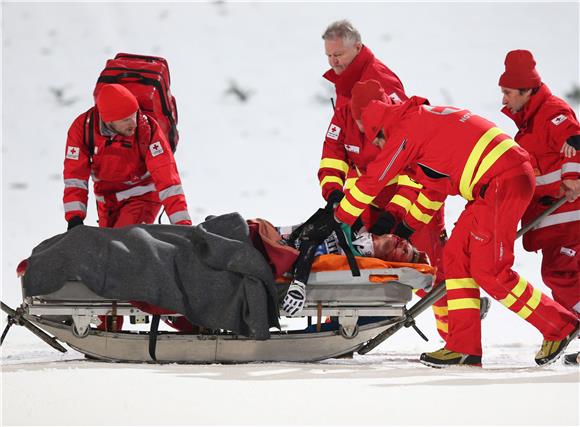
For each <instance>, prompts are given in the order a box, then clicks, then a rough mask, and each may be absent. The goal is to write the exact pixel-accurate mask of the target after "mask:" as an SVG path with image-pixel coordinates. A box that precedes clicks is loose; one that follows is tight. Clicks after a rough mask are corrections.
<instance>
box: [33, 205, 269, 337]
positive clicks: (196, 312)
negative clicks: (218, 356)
mask: <svg viewBox="0 0 580 427" xmlns="http://www.w3.org/2000/svg"><path fill="white" fill-rule="evenodd" d="M71 280H72V281H75V280H76V281H82V282H83V283H84V284H85V285H86V286H87V287H89V288H90V289H91V290H92V291H93V292H95V293H96V294H97V295H100V296H102V297H105V298H115V299H120V300H127V301H144V302H147V303H150V304H153V305H156V306H158V307H161V308H164V309H168V310H172V311H175V312H177V313H181V314H183V315H185V316H186V317H187V319H188V320H189V321H190V322H191V323H193V324H194V325H200V326H204V327H207V328H212V329H227V330H230V331H233V332H235V333H238V334H241V335H245V336H248V337H252V338H255V339H267V338H269V337H270V333H269V328H270V327H279V322H278V302H277V298H278V296H277V291H276V285H275V282H274V276H273V274H272V271H271V269H270V267H269V265H268V263H267V262H266V260H265V259H264V257H263V256H262V254H260V252H258V250H256V249H255V248H254V247H253V246H252V243H251V241H250V238H249V236H248V226H247V224H246V221H245V220H244V219H243V218H242V217H241V216H240V215H239V214H237V213H232V214H227V215H221V216H217V217H213V218H211V219H209V220H208V221H205V222H203V223H201V224H199V225H197V226H193V227H187V226H177V225H134V226H129V227H124V228H118V229H112V228H96V227H87V226H78V227H75V228H73V229H72V230H70V231H68V232H66V233H64V234H59V235H57V236H54V237H52V238H50V239H48V240H45V241H44V242H42V243H41V244H39V245H38V246H37V247H36V248H34V250H33V251H32V255H31V256H30V258H29V259H28V268H27V270H26V274H25V276H24V289H25V294H26V295H27V296H35V295H44V294H48V293H51V292H54V291H56V290H58V289H60V288H61V287H62V286H63V284H64V283H65V282H67V281H71Z"/></svg>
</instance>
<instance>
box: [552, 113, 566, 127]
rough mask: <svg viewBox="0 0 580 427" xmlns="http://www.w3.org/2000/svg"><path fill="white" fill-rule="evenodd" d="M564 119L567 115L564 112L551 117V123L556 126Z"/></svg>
mask: <svg viewBox="0 0 580 427" xmlns="http://www.w3.org/2000/svg"><path fill="white" fill-rule="evenodd" d="M566 119H567V117H566V116H565V115H564V114H560V115H559V116H557V117H554V118H553V119H552V123H554V124H555V125H556V126H558V125H559V124H560V123H562V122H563V121H564V120H566Z"/></svg>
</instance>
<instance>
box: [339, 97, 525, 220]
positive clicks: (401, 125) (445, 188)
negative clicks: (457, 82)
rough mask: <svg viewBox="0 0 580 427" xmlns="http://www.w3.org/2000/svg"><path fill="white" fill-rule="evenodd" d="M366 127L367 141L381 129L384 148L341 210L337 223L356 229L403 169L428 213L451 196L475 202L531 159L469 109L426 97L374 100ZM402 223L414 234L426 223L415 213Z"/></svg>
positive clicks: (501, 132) (342, 204) (369, 108)
mask: <svg viewBox="0 0 580 427" xmlns="http://www.w3.org/2000/svg"><path fill="white" fill-rule="evenodd" d="M363 124H364V127H365V129H366V130H367V138H368V139H374V137H375V135H376V134H377V132H378V131H379V130H380V129H381V128H383V129H384V131H385V137H386V144H385V146H384V147H383V149H382V150H381V152H380V153H379V155H378V156H377V157H376V159H375V160H374V161H373V162H372V163H370V164H369V165H368V166H367V173H366V174H365V175H364V176H362V177H360V178H359V180H358V182H357V183H356V185H355V186H354V187H353V188H352V189H350V190H349V191H347V193H346V195H345V197H344V198H343V200H342V201H341V203H340V205H339V207H338V208H337V211H336V216H337V218H338V219H340V220H341V221H342V222H345V223H347V224H353V223H354V221H355V220H356V218H357V217H358V216H359V215H360V213H361V212H362V211H363V210H364V209H365V208H366V206H367V205H368V203H370V202H371V201H372V200H373V199H374V197H375V196H376V195H377V194H378V193H379V191H380V190H381V188H382V187H383V186H384V185H385V183H387V182H389V181H390V180H391V179H393V178H394V177H395V176H396V175H397V174H398V173H399V172H400V171H401V170H403V168H405V167H409V168H411V169H412V171H413V173H414V176H413V178H414V179H416V180H417V181H418V182H419V183H421V184H423V185H424V187H425V188H424V189H423V190H422V192H423V193H424V195H425V196H426V199H427V200H428V201H429V202H430V203H429V202H425V205H426V206H425V208H429V206H430V207H431V208H433V209H431V211H433V212H434V211H436V209H437V208H438V204H440V203H442V202H443V201H444V200H445V198H446V197H447V196H448V195H455V194H461V195H462V196H463V197H464V198H465V199H467V200H474V199H475V198H476V197H479V194H480V191H481V190H482V187H483V186H484V185H485V184H486V183H487V182H489V180H490V179H491V178H492V177H494V176H496V175H498V174H499V173H501V172H503V171H505V170H507V169H511V168H513V167H516V166H517V165H519V164H522V163H524V162H526V161H528V160H529V156H528V154H527V153H526V152H525V150H523V149H522V148H521V147H519V146H518V145H517V144H516V143H515V142H514V141H512V140H511V139H510V137H509V136H508V135H506V134H505V133H504V132H503V131H502V130H501V129H498V128H497V127H496V126H495V125H494V123H492V122H490V121H488V120H486V119H484V118H482V117H479V116H477V115H475V114H473V113H471V112H470V111H468V110H464V109H459V108H455V107H432V106H430V105H427V100H426V99H424V98H419V97H412V98H411V99H410V100H409V101H407V102H405V103H403V104H401V105H394V106H387V105H385V104H383V103H381V102H378V101H372V102H371V104H370V105H369V107H367V108H366V109H365V110H364V111H363ZM418 202H419V204H422V203H421V201H419V200H418ZM431 211H426V214H431V213H432V212H431ZM404 221H405V223H406V224H407V225H408V226H409V227H410V228H411V229H413V230H416V229H417V228H419V227H421V226H422V225H423V223H424V222H423V221H421V220H418V219H417V218H416V216H415V215H412V214H411V210H410V211H409V213H407V215H406V216H405V218H404Z"/></svg>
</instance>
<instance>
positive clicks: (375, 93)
mask: <svg viewBox="0 0 580 427" xmlns="http://www.w3.org/2000/svg"><path fill="white" fill-rule="evenodd" d="M375 99H376V100H378V101H383V102H387V99H389V98H387V96H386V95H385V91H384V90H383V88H382V87H381V84H380V83H379V82H378V81H376V80H367V81H364V82H357V83H355V85H354V87H353V88H352V92H351V99H350V110H351V111H352V116H353V117H354V119H355V120H359V119H360V118H361V116H362V109H363V108H365V107H366V106H367V105H369V103H370V102H371V101H372V100H375Z"/></svg>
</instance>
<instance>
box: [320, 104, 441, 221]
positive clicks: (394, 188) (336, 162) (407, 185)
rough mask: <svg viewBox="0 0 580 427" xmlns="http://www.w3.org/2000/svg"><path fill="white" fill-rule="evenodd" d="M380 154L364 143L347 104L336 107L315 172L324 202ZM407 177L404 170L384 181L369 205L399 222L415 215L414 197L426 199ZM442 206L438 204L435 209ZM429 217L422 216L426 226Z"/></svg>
mask: <svg viewBox="0 0 580 427" xmlns="http://www.w3.org/2000/svg"><path fill="white" fill-rule="evenodd" d="M380 152H381V149H380V148H379V147H377V146H376V145H373V144H371V143H370V141H366V140H365V135H364V134H363V133H362V132H361V131H360V130H359V128H358V126H357V124H356V122H355V120H354V119H353V118H352V112H351V109H350V106H349V105H348V104H347V105H344V106H342V107H339V108H337V109H336V110H335V114H334V117H333V118H332V122H331V124H330V127H329V128H328V132H327V133H326V139H325V141H324V146H323V148H322V158H321V160H320V169H319V170H318V180H319V181H320V186H321V189H322V196H323V197H324V199H328V196H329V195H330V193H332V192H333V191H334V190H340V191H344V190H348V189H350V188H352V187H353V185H354V184H355V183H356V181H357V180H358V178H359V177H360V176H361V175H364V174H366V171H367V166H368V165H369V164H370V163H371V162H372V161H373V160H374V159H375V158H376V157H377V156H378V155H379V153H380ZM409 175H411V176H412V171H411V170H406V171H405V173H404V174H402V175H399V176H396V177H394V178H393V179H392V180H390V181H389V182H387V183H386V184H385V186H384V187H383V189H382V190H381V191H380V192H379V194H378V195H377V196H376V197H375V198H374V200H373V202H372V203H371V204H372V205H373V206H375V207H377V208H379V209H381V210H388V211H390V212H391V213H393V214H394V215H395V216H396V217H397V218H399V219H401V218H403V217H404V216H405V215H406V214H407V212H408V211H409V210H410V209H411V212H413V213H416V209H417V208H413V207H414V206H415V203H414V202H416V201H417V198H419V199H420V200H424V198H425V197H426V196H425V195H424V194H422V193H420V189H421V188H422V185H421V184H418V183H417V182H415V181H414V180H413V179H411V178H410V177H409ZM441 206H442V205H441V204H437V209H439V208H440V207H441ZM432 214H433V213H431V215H430V216H429V217H428V218H427V217H425V216H421V218H422V219H424V221H423V222H424V223H428V222H429V221H430V220H431V218H432ZM421 215H422V214H421ZM368 219H370V218H368ZM363 222H364V223H365V225H372V224H367V218H364V219H363Z"/></svg>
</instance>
